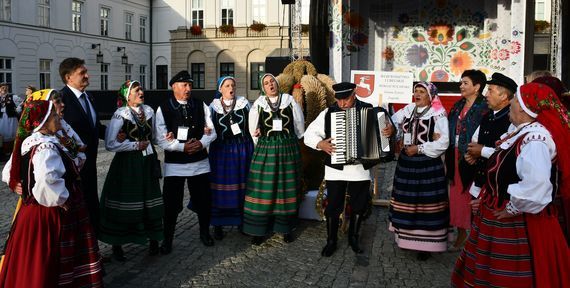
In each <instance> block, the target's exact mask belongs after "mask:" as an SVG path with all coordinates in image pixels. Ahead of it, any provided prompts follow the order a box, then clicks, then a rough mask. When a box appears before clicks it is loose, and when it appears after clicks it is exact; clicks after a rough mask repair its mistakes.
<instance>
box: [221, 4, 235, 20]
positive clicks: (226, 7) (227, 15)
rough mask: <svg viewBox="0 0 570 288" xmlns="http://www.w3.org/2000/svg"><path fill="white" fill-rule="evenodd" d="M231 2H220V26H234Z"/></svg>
mask: <svg viewBox="0 0 570 288" xmlns="http://www.w3.org/2000/svg"><path fill="white" fill-rule="evenodd" d="M233 2H234V1H233V0H222V25H234V5H233Z"/></svg>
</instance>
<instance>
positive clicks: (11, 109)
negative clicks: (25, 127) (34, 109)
mask: <svg viewBox="0 0 570 288" xmlns="http://www.w3.org/2000/svg"><path fill="white" fill-rule="evenodd" d="M0 105H1V106H2V107H6V114H7V115H8V117H10V118H18V117H19V115H18V112H16V103H14V95H13V94H7V95H6V96H4V97H3V98H2V101H1V103H0ZM2 116H4V112H2V110H1V109H0V117H2Z"/></svg>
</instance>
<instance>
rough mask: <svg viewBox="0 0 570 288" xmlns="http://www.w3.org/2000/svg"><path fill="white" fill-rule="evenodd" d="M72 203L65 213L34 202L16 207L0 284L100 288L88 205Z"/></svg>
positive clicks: (99, 267) (98, 269)
mask: <svg viewBox="0 0 570 288" xmlns="http://www.w3.org/2000/svg"><path fill="white" fill-rule="evenodd" d="M79 193H80V191H79ZM74 202H76V204H74V205H72V206H71V207H70V210H68V211H66V212H64V211H63V210H62V209H61V208H59V207H45V206H41V205H39V204H37V203H36V202H35V201H34V202H33V203H31V204H23V205H22V206H21V208H20V210H19V211H18V214H17V215H16V218H15V220H14V223H13V224H12V229H11V231H10V238H9V239H8V242H7V243H6V247H5V256H4V261H3V263H2V271H1V272H0V287H56V286H57V287H103V279H102V278H103V275H102V271H101V256H100V255H99V247H98V245H97V239H95V235H94V233H93V228H92V227H91V224H90V222H89V216H88V212H87V208H86V207H85V204H83V203H82V202H83V201H82V200H81V201H74Z"/></svg>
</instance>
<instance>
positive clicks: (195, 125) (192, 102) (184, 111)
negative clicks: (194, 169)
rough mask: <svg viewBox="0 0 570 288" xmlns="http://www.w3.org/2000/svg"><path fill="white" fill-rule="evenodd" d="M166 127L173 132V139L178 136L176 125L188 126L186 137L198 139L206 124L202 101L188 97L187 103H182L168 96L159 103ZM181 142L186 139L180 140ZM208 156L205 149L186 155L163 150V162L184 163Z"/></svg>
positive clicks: (202, 133)
mask: <svg viewBox="0 0 570 288" xmlns="http://www.w3.org/2000/svg"><path fill="white" fill-rule="evenodd" d="M160 109H161V110H162V115H163V117H164V122H165V124H166V129H167V130H168V132H172V133H174V139H177V136H178V127H180V126H184V127H188V139H192V138H194V139H196V140H200V139H201V138H202V136H204V127H205V125H206V120H205V118H204V117H205V114H204V102H202V101H201V100H198V99H195V98H190V99H189V100H188V104H187V105H182V104H180V103H178V101H176V99H175V98H174V97H170V98H169V99H168V100H166V101H164V102H163V103H162V104H161V105H160ZM180 142H181V143H183V142H186V141H180ZM206 158H208V152H207V151H206V149H205V148H204V149H202V150H201V151H200V152H197V153H194V154H192V155H188V154H186V153H184V152H175V151H164V162H165V163H176V164H185V163H192V162H197V161H200V160H204V159H206Z"/></svg>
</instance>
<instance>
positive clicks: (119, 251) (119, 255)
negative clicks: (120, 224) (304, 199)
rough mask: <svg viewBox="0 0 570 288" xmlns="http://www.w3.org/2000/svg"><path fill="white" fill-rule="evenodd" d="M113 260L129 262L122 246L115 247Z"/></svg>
mask: <svg viewBox="0 0 570 288" xmlns="http://www.w3.org/2000/svg"><path fill="white" fill-rule="evenodd" d="M113 258H115V260H117V261H119V262H125V261H126V260H127V258H126V257H125V253H124V252H123V247H121V245H113Z"/></svg>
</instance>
